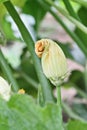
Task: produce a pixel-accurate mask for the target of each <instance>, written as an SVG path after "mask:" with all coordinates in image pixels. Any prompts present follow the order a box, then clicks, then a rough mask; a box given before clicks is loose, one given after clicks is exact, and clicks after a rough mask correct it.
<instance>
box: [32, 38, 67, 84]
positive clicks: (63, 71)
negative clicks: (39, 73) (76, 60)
mask: <svg viewBox="0 0 87 130" xmlns="http://www.w3.org/2000/svg"><path fill="white" fill-rule="evenodd" d="M35 52H36V54H37V56H38V57H41V63H42V69H43V73H44V74H45V75H46V77H47V78H48V79H49V80H50V81H51V83H53V84H54V85H55V86H57V85H60V84H61V83H62V82H63V80H64V79H65V78H66V76H67V61H66V58H65V55H64V53H63V51H62V49H61V48H60V47H59V46H58V45H57V43H56V42H54V41H52V40H50V39H42V40H39V41H37V42H36V44H35Z"/></svg>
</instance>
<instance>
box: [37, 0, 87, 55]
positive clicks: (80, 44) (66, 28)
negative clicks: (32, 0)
mask: <svg viewBox="0 0 87 130" xmlns="http://www.w3.org/2000/svg"><path fill="white" fill-rule="evenodd" d="M38 2H39V3H40V4H41V6H42V7H43V8H44V9H45V10H47V11H49V12H50V13H51V14H52V15H53V17H54V18H55V19H56V20H57V21H58V22H59V23H60V25H61V26H62V27H63V28H64V29H65V31H66V32H67V33H68V34H69V36H70V37H71V38H72V39H73V40H74V41H75V42H76V43H77V45H78V46H79V47H80V48H81V50H82V51H83V52H84V54H85V55H86V56H87V49H86V47H85V46H84V44H83V42H82V41H81V40H80V39H79V37H78V36H77V35H76V34H75V33H74V32H72V31H71V30H70V29H69V28H68V27H67V26H66V25H65V23H64V22H63V21H62V20H61V18H60V17H59V16H58V15H56V13H55V12H54V11H53V10H51V8H50V6H49V5H47V4H46V3H45V2H43V1H41V0H38Z"/></svg>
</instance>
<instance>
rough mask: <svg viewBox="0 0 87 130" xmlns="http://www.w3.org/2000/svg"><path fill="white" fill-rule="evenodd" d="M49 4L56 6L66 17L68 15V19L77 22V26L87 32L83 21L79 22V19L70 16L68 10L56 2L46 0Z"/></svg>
mask: <svg viewBox="0 0 87 130" xmlns="http://www.w3.org/2000/svg"><path fill="white" fill-rule="evenodd" d="M45 1H46V2H47V3H48V4H50V5H51V6H53V7H55V8H56V9H57V10H58V11H59V12H60V13H61V14H62V15H63V16H64V17H66V18H67V19H68V20H70V21H71V22H72V23H73V24H75V26H77V27H78V28H79V29H80V30H82V31H83V32H85V33H86V34H87V27H86V26H84V25H83V24H82V23H81V22H79V21H78V20H77V19H75V18H73V17H72V16H70V15H69V14H68V13H67V12H66V10H64V9H63V8H61V7H60V6H57V5H56V4H54V2H53V1H51V0H45Z"/></svg>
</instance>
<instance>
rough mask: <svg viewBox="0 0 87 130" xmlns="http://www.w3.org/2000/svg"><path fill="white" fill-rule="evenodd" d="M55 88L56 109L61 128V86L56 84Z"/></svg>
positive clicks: (61, 129)
mask: <svg viewBox="0 0 87 130" xmlns="http://www.w3.org/2000/svg"><path fill="white" fill-rule="evenodd" d="M56 90H57V105H58V111H59V120H60V124H61V128H60V130H63V119H62V105H61V87H60V86H56Z"/></svg>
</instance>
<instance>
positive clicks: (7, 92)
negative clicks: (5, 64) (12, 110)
mask: <svg viewBox="0 0 87 130" xmlns="http://www.w3.org/2000/svg"><path fill="white" fill-rule="evenodd" d="M0 96H1V97H2V98H3V99H5V100H6V101H8V100H9V99H10V96H11V86H10V85H9V84H8V83H7V81H6V80H5V79H3V78H2V77H0Z"/></svg>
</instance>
